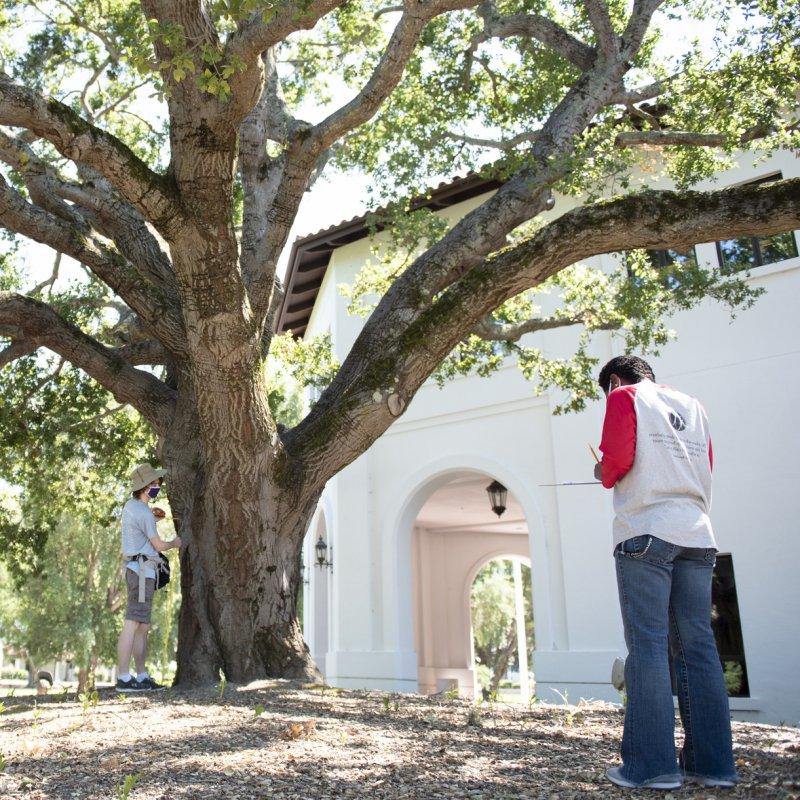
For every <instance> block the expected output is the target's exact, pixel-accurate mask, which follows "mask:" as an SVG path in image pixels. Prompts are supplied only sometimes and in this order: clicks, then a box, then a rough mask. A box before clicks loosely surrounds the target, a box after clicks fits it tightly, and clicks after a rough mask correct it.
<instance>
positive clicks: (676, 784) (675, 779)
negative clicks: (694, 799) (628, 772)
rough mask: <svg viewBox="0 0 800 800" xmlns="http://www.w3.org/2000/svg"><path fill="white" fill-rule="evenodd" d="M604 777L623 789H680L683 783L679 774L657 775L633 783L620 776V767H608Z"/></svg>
mask: <svg viewBox="0 0 800 800" xmlns="http://www.w3.org/2000/svg"><path fill="white" fill-rule="evenodd" d="M606 778H608V779H609V780H610V781H611V783H613V784H616V785H617V786H622V787H623V788H624V789H680V788H681V786H682V785H683V782H682V781H681V779H680V776H679V775H659V776H658V777H656V778H651V779H650V780H649V781H642V782H641V783H634V782H633V781H629V780H628V779H627V778H624V777H623V776H622V767H609V768H608V769H607V770H606Z"/></svg>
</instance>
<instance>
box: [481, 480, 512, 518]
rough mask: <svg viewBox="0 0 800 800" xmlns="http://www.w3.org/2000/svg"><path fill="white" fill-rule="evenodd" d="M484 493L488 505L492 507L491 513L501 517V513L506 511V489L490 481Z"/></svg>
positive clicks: (500, 484) (498, 483) (498, 482)
mask: <svg viewBox="0 0 800 800" xmlns="http://www.w3.org/2000/svg"><path fill="white" fill-rule="evenodd" d="M486 492H487V493H488V495H489V503H490V504H491V506H492V511H494V513H495V514H497V516H498V517H502V516H503V512H504V511H505V510H506V496H507V495H508V489H506V487H505V486H503V484H502V483H500V481H492V482H491V483H490V484H489V485H488V486H487V487H486Z"/></svg>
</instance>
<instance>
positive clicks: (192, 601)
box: [161, 387, 320, 686]
mask: <svg viewBox="0 0 800 800" xmlns="http://www.w3.org/2000/svg"><path fill="white" fill-rule="evenodd" d="M186 388H190V387H186ZM179 394H180V396H181V397H182V398H183V400H184V402H180V403H179V405H178V409H177V411H176V414H175V418H174V422H173V424H172V425H171V426H170V428H169V430H168V433H167V435H166V437H165V439H164V441H163V446H162V453H161V456H162V459H163V461H164V463H165V465H166V466H167V468H168V470H169V484H168V487H167V490H168V493H169V500H170V506H171V508H172V512H173V517H174V520H175V527H176V530H177V532H178V534H179V535H180V536H181V538H182V540H183V542H184V546H183V548H182V552H181V591H182V604H181V611H180V619H179V633H178V642H179V644H178V656H177V660H178V671H177V675H176V678H175V683H176V684H177V685H180V686H194V685H202V684H209V683H213V682H215V681H217V680H219V676H220V673H222V674H223V675H224V676H225V678H226V680H227V681H229V682H231V683H246V682H249V681H252V680H257V679H262V678H268V677H282V678H304V679H308V680H317V679H318V678H319V677H320V674H319V671H318V670H317V668H316V666H315V665H314V663H313V661H312V660H311V656H310V654H309V651H308V647H307V646H306V644H305V642H304V640H303V635H302V631H301V629H300V625H299V622H298V620H297V600H298V590H299V587H300V586H301V576H300V558H299V556H300V549H301V547H302V542H303V537H304V535H305V533H306V530H307V527H308V525H309V523H310V520H311V516H312V514H313V512H314V508H315V507H316V503H317V500H318V496H316V495H315V496H304V495H303V493H302V491H299V490H297V489H293V488H292V486H295V487H296V486H300V485H301V482H300V481H299V480H298V479H297V476H296V475H293V474H292V469H291V465H289V464H288V462H287V461H286V459H285V458H283V457H282V455H281V452H280V446H279V442H278V440H277V439H275V442H274V443H272V444H270V445H269V447H268V448H267V449H266V450H264V448H263V445H262V443H260V441H259V440H258V439H257V438H251V439H250V440H249V441H246V442H245V441H242V440H236V439H234V438H229V439H228V440H227V442H221V441H217V442H216V443H209V440H208V439H207V438H205V437H201V433H200V432H201V423H200V414H199V412H198V409H197V407H196V405H195V404H194V403H189V402H185V400H186V398H187V397H188V396H189V395H190V394H193V392H191V391H182V392H180V393H179ZM239 399H241V398H239ZM232 405H233V403H232V402H229V403H220V404H218V414H219V415H220V419H219V425H220V426H221V427H222V428H226V429H227V430H228V431H230V430H231V419H230V418H231V416H236V415H235V414H234V413H233V412H232V411H231V406H232ZM242 406H243V404H239V405H238V407H239V408H240V409H241V408H242ZM206 413H208V410H207V409H206ZM223 415H225V416H227V418H228V419H227V420H223V419H222V416H223ZM207 421H208V420H207ZM240 422H241V420H240ZM201 438H202V440H203V443H202V444H201Z"/></svg>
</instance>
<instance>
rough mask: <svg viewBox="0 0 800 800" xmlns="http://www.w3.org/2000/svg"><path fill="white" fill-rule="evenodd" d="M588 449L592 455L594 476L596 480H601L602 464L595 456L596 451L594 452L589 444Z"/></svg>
mask: <svg viewBox="0 0 800 800" xmlns="http://www.w3.org/2000/svg"><path fill="white" fill-rule="evenodd" d="M589 450H590V451H591V453H592V457H593V458H594V460H595V465H594V477H595V479H596V480H598V481H602V480H603V465H602V464H601V463H600V459H599V458H598V457H597V453H595V451H594V447H592V446H591V445H589Z"/></svg>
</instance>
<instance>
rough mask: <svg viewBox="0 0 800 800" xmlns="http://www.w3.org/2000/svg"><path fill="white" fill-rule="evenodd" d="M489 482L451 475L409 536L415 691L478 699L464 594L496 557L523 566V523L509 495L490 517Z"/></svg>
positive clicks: (526, 558)
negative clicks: (499, 511) (415, 656)
mask: <svg viewBox="0 0 800 800" xmlns="http://www.w3.org/2000/svg"><path fill="white" fill-rule="evenodd" d="M493 479H494V476H492V475H487V474H485V473H479V472H475V471H463V472H454V473H451V474H450V475H448V480H447V481H445V482H438V481H437V483H438V485H437V486H436V488H435V489H433V491H432V492H431V493H430V494H429V496H428V497H427V499H426V500H425V502H424V503H423V504H422V506H421V508H420V510H419V512H418V513H417V516H416V519H415V520H414V524H413V531H412V536H411V573H412V575H411V577H412V581H411V584H412V587H413V588H412V595H413V622H414V625H413V627H414V650H415V651H416V654H417V668H418V681H419V691H420V692H422V693H425V694H434V693H436V692H442V691H448V690H451V689H455V690H457V691H458V692H459V694H461V695H463V696H468V697H472V696H474V695H475V694H476V692H479V691H480V689H479V682H478V676H477V672H476V665H475V660H474V647H473V639H472V620H471V610H470V593H471V588H472V585H473V582H474V580H475V577H476V575H477V574H478V571H479V570H480V569H481V567H483V566H484V565H485V564H486V563H487V562H489V561H491V560H492V559H494V558H497V557H499V556H506V557H513V558H515V559H517V560H518V561H519V560H521V561H522V562H524V563H526V564H529V563H530V551H529V544H528V523H527V520H526V517H525V513H524V511H523V508H522V506H521V504H520V503H519V501H518V499H517V498H516V497H515V496H514V494H513V492H511V491H509V492H508V495H507V497H506V503H505V510H504V511H503V512H502V514H501V515H499V516H498V514H496V513H495V512H494V511H493V510H492V507H491V505H490V500H489V496H488V494H487V491H486V488H487V486H488V485H489V484H490V483H491V482H492V480H493Z"/></svg>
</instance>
